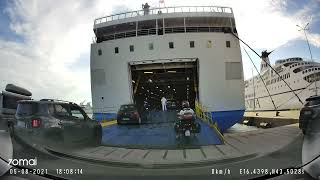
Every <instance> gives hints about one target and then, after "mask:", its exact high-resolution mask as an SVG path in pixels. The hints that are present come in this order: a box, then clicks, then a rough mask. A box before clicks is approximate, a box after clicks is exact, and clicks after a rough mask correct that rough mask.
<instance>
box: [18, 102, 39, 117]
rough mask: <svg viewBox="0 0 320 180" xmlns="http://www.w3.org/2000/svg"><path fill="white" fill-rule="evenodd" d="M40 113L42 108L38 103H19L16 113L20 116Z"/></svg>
mask: <svg viewBox="0 0 320 180" xmlns="http://www.w3.org/2000/svg"><path fill="white" fill-rule="evenodd" d="M40 113H41V112H40V108H39V106H38V104H37V103H19V104H18V108H17V112H16V114H17V115H19V116H31V115H36V114H40Z"/></svg>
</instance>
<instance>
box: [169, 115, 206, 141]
mask: <svg viewBox="0 0 320 180" xmlns="http://www.w3.org/2000/svg"><path fill="white" fill-rule="evenodd" d="M200 128H201V127H200V124H199V123H197V122H195V117H194V115H193V114H192V113H184V114H183V115H180V114H178V121H177V122H176V123H175V125H174V129H175V132H176V135H177V138H178V137H181V136H184V137H190V136H191V135H196V134H197V133H200Z"/></svg>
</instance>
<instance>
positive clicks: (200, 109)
mask: <svg viewBox="0 0 320 180" xmlns="http://www.w3.org/2000/svg"><path fill="white" fill-rule="evenodd" d="M195 105H196V106H195V107H196V114H197V116H198V117H199V119H201V120H202V121H203V122H205V123H207V124H209V127H211V128H213V129H214V131H216V133H217V134H218V136H219V138H220V140H221V141H222V142H223V143H225V142H226V141H225V138H224V136H223V135H222V134H221V132H220V131H219V129H218V126H217V124H216V123H214V124H213V123H211V121H209V119H211V120H212V115H211V113H210V116H209V115H206V114H205V112H208V111H207V110H206V109H204V107H202V106H201V104H200V103H199V102H198V101H196V102H195Z"/></svg>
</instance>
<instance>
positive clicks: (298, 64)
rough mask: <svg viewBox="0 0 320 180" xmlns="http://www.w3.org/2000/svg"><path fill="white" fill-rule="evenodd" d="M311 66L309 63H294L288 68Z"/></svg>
mask: <svg viewBox="0 0 320 180" xmlns="http://www.w3.org/2000/svg"><path fill="white" fill-rule="evenodd" d="M308 64H311V63H310V62H303V63H296V64H293V65H291V66H290V68H293V67H296V66H300V65H308Z"/></svg>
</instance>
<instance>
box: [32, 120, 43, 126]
mask: <svg viewBox="0 0 320 180" xmlns="http://www.w3.org/2000/svg"><path fill="white" fill-rule="evenodd" d="M31 125H32V127H40V125H41V120H40V119H33V120H32V121H31Z"/></svg>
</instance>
